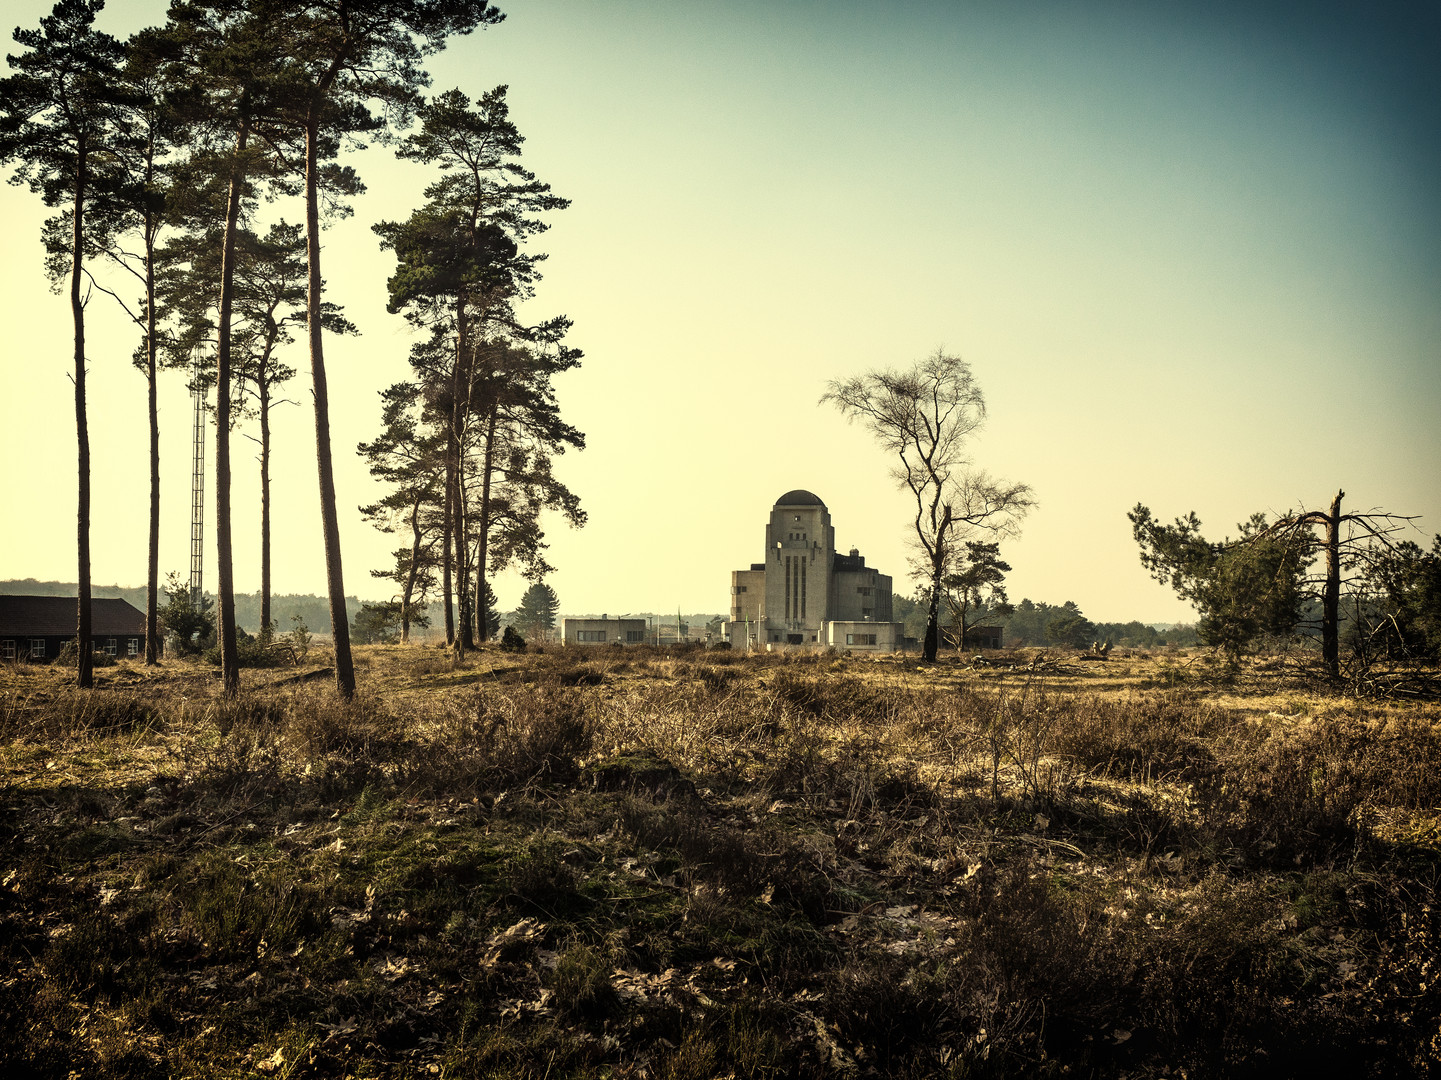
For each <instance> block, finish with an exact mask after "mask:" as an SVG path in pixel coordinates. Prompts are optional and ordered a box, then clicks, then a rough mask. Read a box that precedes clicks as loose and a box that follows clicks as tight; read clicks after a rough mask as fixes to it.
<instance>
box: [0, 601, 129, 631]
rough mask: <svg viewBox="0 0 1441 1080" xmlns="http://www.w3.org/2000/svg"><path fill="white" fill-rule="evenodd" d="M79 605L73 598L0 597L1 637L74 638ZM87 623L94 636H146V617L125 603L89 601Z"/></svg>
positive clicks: (127, 602)
mask: <svg viewBox="0 0 1441 1080" xmlns="http://www.w3.org/2000/svg"><path fill="white" fill-rule="evenodd" d="M78 603H79V601H78V600H77V599H76V598H75V597H73V596H0V637H59V636H61V635H69V636H70V637H74V636H75V620H76V605H77V604H78ZM90 621H91V631H90V632H91V634H93V635H94V636H95V637H119V636H125V637H144V636H145V614H144V612H141V611H138V610H136V608H135V607H134V606H133V605H132V604H131V603H130V602H129V601H128V600H116V599H99V598H97V599H94V600H91V601H90Z"/></svg>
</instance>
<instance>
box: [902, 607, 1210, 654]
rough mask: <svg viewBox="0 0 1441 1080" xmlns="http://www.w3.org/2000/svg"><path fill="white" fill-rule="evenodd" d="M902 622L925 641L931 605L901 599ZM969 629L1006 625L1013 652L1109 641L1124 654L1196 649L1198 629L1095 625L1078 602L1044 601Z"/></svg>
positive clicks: (974, 618) (945, 618) (970, 618)
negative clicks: (1127, 651) (1171, 648)
mask: <svg viewBox="0 0 1441 1080" xmlns="http://www.w3.org/2000/svg"><path fill="white" fill-rule="evenodd" d="M894 604H895V608H894V610H895V617H896V621H898V622H900V623H902V624H903V625H904V627H905V631H904V633H905V635H906V636H907V637H911V638H916V639H920V638H921V637H922V636H923V635H924V634H925V632H926V605H925V603H924V601H923V600H922V599H921V598H919V597H909V596H897V597H895V601H894ZM966 624H967V626H1000V627H1004V628H1005V634H1004V637H1003V640H1004V642H1005V644H1006V646H1007V647H1016V646H1021V645H1037V646H1047V645H1074V646H1077V647H1078V648H1085V647H1086V646H1088V645H1090V644H1091V642H1093V641H1109V642H1110V643H1111V644H1112V645H1115V646H1117V647H1119V648H1124V649H1150V648H1158V647H1160V646H1163V645H1186V646H1190V645H1196V644H1197V643H1198V639H1197V637H1196V627H1195V626H1194V625H1192V624H1179V625H1177V624H1157V623H1143V622H1140V621H1138V620H1134V619H1133V620H1131V621H1130V622H1124V623H1121V622H1092V621H1091V620H1090V619H1088V618H1086V616H1085V614H1084V613H1083V612H1082V611H1081V609H1080V608H1079V607H1078V606H1077V605H1076V604H1075V603H1074V602H1072V601H1070V600H1067V601H1066V602H1065V603H1064V604H1059V605H1058V604H1048V603H1046V602H1044V601H1033V600H1029V599H1027V600H1022V601H1021V602H1020V603H1019V604H1017V605H1016V606H1015V611H1014V612H1012V613H1011V614H1010V615H996V614H994V613H991V612H988V611H986V610H985V609H982V610H981V611H979V612H977V611H971V612H970V613H969V614H968V615H967V616H966ZM941 625H942V626H949V625H951V617H950V613H949V612H948V611H946V610H945V608H944V607H942V609H941Z"/></svg>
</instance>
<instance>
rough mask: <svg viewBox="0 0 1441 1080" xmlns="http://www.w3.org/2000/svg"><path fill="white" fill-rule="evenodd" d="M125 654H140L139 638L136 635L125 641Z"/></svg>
mask: <svg viewBox="0 0 1441 1080" xmlns="http://www.w3.org/2000/svg"><path fill="white" fill-rule="evenodd" d="M125 655H126V656H139V655H140V639H139V638H138V637H133V638H130V639H129V640H128V641H126V642H125Z"/></svg>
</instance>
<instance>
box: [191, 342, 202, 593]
mask: <svg viewBox="0 0 1441 1080" xmlns="http://www.w3.org/2000/svg"><path fill="white" fill-rule="evenodd" d="M203 356H204V350H203V349H202V348H201V347H200V346H199V345H197V346H196V347H195V348H194V349H192V350H191V351H190V401H191V404H192V406H193V408H194V413H195V445H194V449H193V453H192V455H191V457H192V463H193V467H192V470H191V473H190V603H191V604H193V605H194V606H195V610H196V611H199V610H201V591H200V586H201V570H202V567H203V562H204V555H205V544H204V540H205V383H204V381H203V379H202V377H201V375H202V369H201V359H202V358H203Z"/></svg>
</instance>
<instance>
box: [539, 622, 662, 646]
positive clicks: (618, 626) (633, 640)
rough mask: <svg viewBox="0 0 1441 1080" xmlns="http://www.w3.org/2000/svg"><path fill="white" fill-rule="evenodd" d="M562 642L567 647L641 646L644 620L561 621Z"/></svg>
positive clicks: (643, 637) (643, 638)
mask: <svg viewBox="0 0 1441 1080" xmlns="http://www.w3.org/2000/svg"><path fill="white" fill-rule="evenodd" d="M560 634H561V641H562V642H563V643H564V644H566V645H639V644H641V643H642V642H644V641H645V620H644V619H612V618H610V617H608V616H606V615H602V616H601V617H600V618H599V619H561V620H560Z"/></svg>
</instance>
